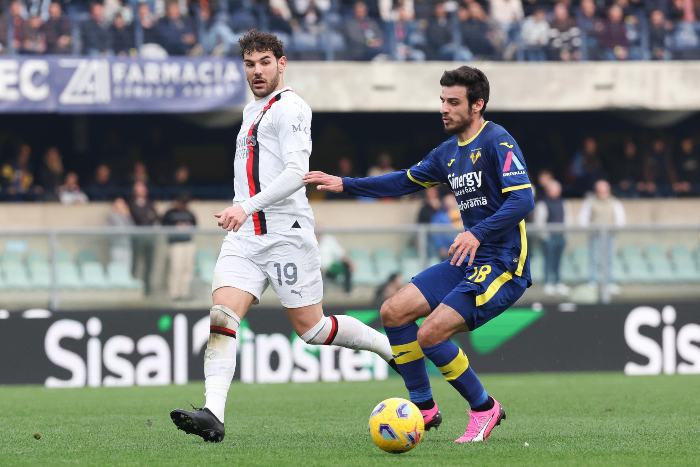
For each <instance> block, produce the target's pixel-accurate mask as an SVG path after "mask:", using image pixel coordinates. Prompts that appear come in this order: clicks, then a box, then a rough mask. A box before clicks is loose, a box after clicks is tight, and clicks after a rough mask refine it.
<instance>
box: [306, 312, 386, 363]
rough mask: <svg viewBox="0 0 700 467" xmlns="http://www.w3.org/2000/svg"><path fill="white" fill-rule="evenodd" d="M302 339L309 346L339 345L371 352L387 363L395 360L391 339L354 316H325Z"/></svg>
mask: <svg viewBox="0 0 700 467" xmlns="http://www.w3.org/2000/svg"><path fill="white" fill-rule="evenodd" d="M301 338H302V339H303V340H304V342H306V343H308V344H315V345H339V346H341V347H347V348H349V349H355V350H369V351H371V352H374V353H376V354H377V355H379V356H380V357H382V358H383V359H384V361H386V362H388V361H390V360H391V359H392V358H393V357H392V356H391V344H389V339H387V337H386V336H385V335H384V334H382V333H381V332H379V331H377V330H375V329H373V328H371V327H369V326H367V325H366V324H363V323H362V322H361V321H360V320H358V319H356V318H353V317H352V316H347V315H331V316H324V317H323V318H321V321H319V322H318V323H316V325H315V326H314V327H312V328H311V329H309V330H308V331H306V332H305V333H304V335H302V336H301Z"/></svg>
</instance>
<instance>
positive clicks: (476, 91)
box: [440, 66, 489, 115]
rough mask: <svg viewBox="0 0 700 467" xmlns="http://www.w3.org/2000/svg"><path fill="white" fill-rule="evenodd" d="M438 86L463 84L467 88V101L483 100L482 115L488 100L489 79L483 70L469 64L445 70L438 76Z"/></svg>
mask: <svg viewBox="0 0 700 467" xmlns="http://www.w3.org/2000/svg"><path fill="white" fill-rule="evenodd" d="M440 86H464V87H465V88H467V102H469V105H472V104H474V103H475V102H476V101H478V100H479V99H483V100H484V107H483V108H482V109H481V114H482V115H483V113H484V111H485V110H486V104H488V102H489V80H488V79H487V78H486V75H485V74H484V72H483V71H481V70H479V69H477V68H472V67H470V66H461V67H459V68H457V69H455V70H450V71H446V72H445V73H443V74H442V78H440Z"/></svg>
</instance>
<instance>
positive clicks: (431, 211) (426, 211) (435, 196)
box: [416, 186, 442, 224]
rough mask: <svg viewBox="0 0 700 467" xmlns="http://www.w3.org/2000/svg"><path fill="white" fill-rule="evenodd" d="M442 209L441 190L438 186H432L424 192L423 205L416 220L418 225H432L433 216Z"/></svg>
mask: <svg viewBox="0 0 700 467" xmlns="http://www.w3.org/2000/svg"><path fill="white" fill-rule="evenodd" d="M441 207H442V202H441V201H440V190H439V189H438V187H436V186H431V187H430V188H426V189H425V190H423V203H422V204H421V207H420V209H419V210H418V217H417V218H416V223H417V224H430V222H431V221H432V220H433V216H434V215H435V214H436V213H437V212H438V211H439V210H440V208H441Z"/></svg>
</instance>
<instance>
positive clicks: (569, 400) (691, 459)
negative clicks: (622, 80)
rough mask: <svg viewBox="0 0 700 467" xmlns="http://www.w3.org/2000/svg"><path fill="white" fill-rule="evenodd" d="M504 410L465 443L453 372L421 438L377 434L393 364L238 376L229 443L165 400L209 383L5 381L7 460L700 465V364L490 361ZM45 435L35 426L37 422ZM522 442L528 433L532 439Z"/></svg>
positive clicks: (0, 435)
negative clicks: (527, 369)
mask: <svg viewBox="0 0 700 467" xmlns="http://www.w3.org/2000/svg"><path fill="white" fill-rule="evenodd" d="M483 380H484V382H485V383H486V387H487V388H488V389H489V390H490V391H491V392H492V393H493V394H494V395H495V396H496V397H497V398H498V399H499V400H501V402H502V403H503V405H504V407H505V409H506V411H507V414H508V418H507V420H506V421H505V422H504V423H503V424H501V426H500V427H497V428H496V429H495V430H494V432H493V434H492V436H491V438H490V439H489V440H488V441H487V442H486V443H481V444H477V445H462V446H458V445H455V444H454V443H452V440H453V439H454V438H456V437H458V436H459V435H461V434H462V431H463V430H464V427H465V425H466V421H467V418H466V415H465V413H464V407H465V405H464V403H463V401H462V400H461V399H460V397H459V396H458V395H457V393H456V392H455V391H454V390H453V389H452V388H451V387H450V386H449V385H448V384H446V383H445V382H444V381H440V380H434V384H433V386H434V391H435V396H436V399H437V401H438V402H439V404H440V407H441V410H442V412H443V416H444V422H443V424H442V426H441V427H440V430H439V431H437V432H435V431H431V432H429V433H428V434H427V436H425V438H424V440H423V441H422V442H421V444H420V445H419V446H417V447H416V448H415V449H414V450H413V451H411V452H409V453H406V454H402V455H392V454H386V453H384V452H382V451H380V450H379V449H377V448H376V447H374V445H373V444H372V443H371V441H370V439H369V435H368V433H367V418H368V416H369V413H370V411H371V410H372V408H373V407H374V405H375V404H376V403H378V402H379V401H381V400H382V399H385V398H387V397H393V396H402V397H404V396H405V392H404V389H403V385H402V383H401V381H400V380H399V379H398V378H392V379H390V380H388V381H385V382H370V383H321V384H281V385H241V384H234V385H233V386H232V389H231V393H230V398H229V405H228V409H227V410H228V411H227V415H226V428H227V431H226V438H225V439H224V441H223V443H220V444H209V443H204V442H203V441H202V440H201V439H200V438H198V437H195V436H192V435H186V434H185V433H183V432H181V431H178V430H177V429H175V427H174V425H173V424H172V423H171V422H170V418H169V416H168V413H169V411H170V410H171V409H173V408H178V407H179V408H186V407H188V402H190V401H191V402H192V403H194V404H199V403H200V402H201V399H202V397H201V393H202V389H203V385H202V384H201V383H196V384H190V385H187V386H179V387H178V386H170V387H153V388H124V389H104V388H95V389H80V390H70V389H66V390H55V389H54V390H50V389H45V388H39V387H0V413H1V414H2V415H1V416H0V464H2V465H62V464H90V465H126V464H128V465H149V466H151V465H188V466H190V465H204V466H210V465H276V466H287V465H333V466H337V465H355V466H368V465H399V464H401V465H416V466H422V467H426V466H429V467H430V466H442V465H478V466H481V465H499V466H502V465H524V464H525V465H537V466H540V465H606V466H612V465H615V466H617V465H635V466H636V465H671V464H672V465H698V463H699V462H700V377H697V376H663V377H625V376H622V375H618V374H534V375H525V374H524V375H498V376H496V375H486V376H485V377H484V378H483ZM35 433H40V434H41V438H40V439H35V437H34V434H35ZM526 443H527V444H526Z"/></svg>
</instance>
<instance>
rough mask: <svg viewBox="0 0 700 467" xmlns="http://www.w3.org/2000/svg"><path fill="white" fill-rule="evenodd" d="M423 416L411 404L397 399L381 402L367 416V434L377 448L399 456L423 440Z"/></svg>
mask: <svg viewBox="0 0 700 467" xmlns="http://www.w3.org/2000/svg"><path fill="white" fill-rule="evenodd" d="M423 430H424V425H423V416H422V415H421V413H420V410H418V407H416V405H415V404H413V402H411V401H408V400H406V399H401V398H398V397H392V398H391V399H386V400H383V401H381V402H380V403H379V404H377V406H376V407H375V408H374V410H372V414H371V415H370V416H369V434H370V436H371V437H372V441H373V442H374V444H376V445H377V447H378V448H380V449H383V450H384V451H386V452H391V453H394V454H399V453H402V452H406V451H410V450H411V449H413V448H414V447H416V446H417V445H418V443H420V440H421V438H423Z"/></svg>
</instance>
